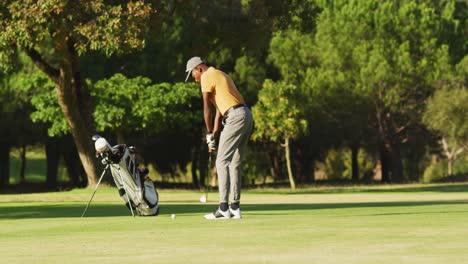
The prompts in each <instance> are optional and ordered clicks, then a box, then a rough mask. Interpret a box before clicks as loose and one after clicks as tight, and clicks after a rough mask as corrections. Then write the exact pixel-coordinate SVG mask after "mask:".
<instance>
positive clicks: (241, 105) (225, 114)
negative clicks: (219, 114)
mask: <svg viewBox="0 0 468 264" xmlns="http://www.w3.org/2000/svg"><path fill="white" fill-rule="evenodd" d="M239 107H247V105H246V104H238V105H234V106H231V107H230V108H229V109H228V110H227V111H226V112H224V115H223V117H227V116H228V115H229V112H231V111H233V110H234V109H237V108H239Z"/></svg>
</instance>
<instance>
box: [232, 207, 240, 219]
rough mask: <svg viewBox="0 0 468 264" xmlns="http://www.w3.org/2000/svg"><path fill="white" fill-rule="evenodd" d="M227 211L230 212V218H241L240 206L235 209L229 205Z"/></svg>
mask: <svg viewBox="0 0 468 264" xmlns="http://www.w3.org/2000/svg"><path fill="white" fill-rule="evenodd" d="M229 212H231V218H232V219H241V218H242V213H241V210H240V208H237V209H236V210H233V209H232V208H231V207H229Z"/></svg>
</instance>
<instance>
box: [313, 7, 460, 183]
mask: <svg viewBox="0 0 468 264" xmlns="http://www.w3.org/2000/svg"><path fill="white" fill-rule="evenodd" d="M319 3H320V6H321V7H322V8H323V12H322V13H321V14H320V15H319V18H318V22H317V34H316V36H315V43H316V49H317V51H318V53H317V54H318V57H319V64H320V66H319V69H318V70H317V72H316V73H317V74H320V73H323V74H328V75H329V76H333V78H326V80H328V81H327V82H328V83H329V85H328V86H330V84H333V83H339V84H341V85H344V88H345V89H346V90H348V91H349V92H350V93H351V94H353V95H354V96H356V97H357V98H361V100H363V101H364V102H368V105H371V106H372V108H371V109H372V118H371V119H370V121H371V122H370V123H371V124H372V125H373V127H374V131H376V134H377V135H378V138H379V145H380V153H381V164H382V176H383V180H384V181H403V180H405V179H407V177H406V176H405V175H404V174H403V162H402V155H401V148H402V144H403V142H406V141H407V140H408V132H409V131H411V130H414V129H415V128H417V127H419V126H420V123H421V122H420V120H421V114H422V112H423V110H424V107H423V102H424V100H425V99H426V98H427V97H428V96H429V95H430V94H431V93H432V91H433V86H432V83H433V82H434V81H435V80H436V79H437V72H438V71H439V67H438V61H439V58H440V57H443V56H446V55H447V48H446V46H445V45H443V44H444V43H443V40H442V39H440V35H441V32H442V30H443V27H441V24H442V21H443V22H444V23H445V24H446V25H455V24H456V23H457V22H456V21H455V20H454V19H453V17H452V13H453V1H445V2H444V3H443V4H441V7H442V8H441V9H439V7H438V6H435V5H436V4H435V3H433V2H431V1H422V2H421V1H402V2H401V1H400V2H394V1H385V2H376V1H372V0H363V1H333V2H330V1H319ZM437 5H438V4H437ZM313 77H314V76H311V77H310V78H309V80H310V81H311V82H313V80H314V78H313ZM315 79H316V80H320V79H321V78H315ZM364 109H365V108H364Z"/></svg>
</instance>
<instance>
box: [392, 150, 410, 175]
mask: <svg viewBox="0 0 468 264" xmlns="http://www.w3.org/2000/svg"><path fill="white" fill-rule="evenodd" d="M391 161H392V169H391V173H392V176H391V180H392V182H404V181H405V180H406V179H405V176H404V174H403V161H402V159H401V153H400V146H399V145H398V144H393V145H392V148H391Z"/></svg>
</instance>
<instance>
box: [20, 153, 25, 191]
mask: <svg viewBox="0 0 468 264" xmlns="http://www.w3.org/2000/svg"><path fill="white" fill-rule="evenodd" d="M20 159H21V168H20V183H25V182H26V146H24V145H23V146H21V149H20Z"/></svg>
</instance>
